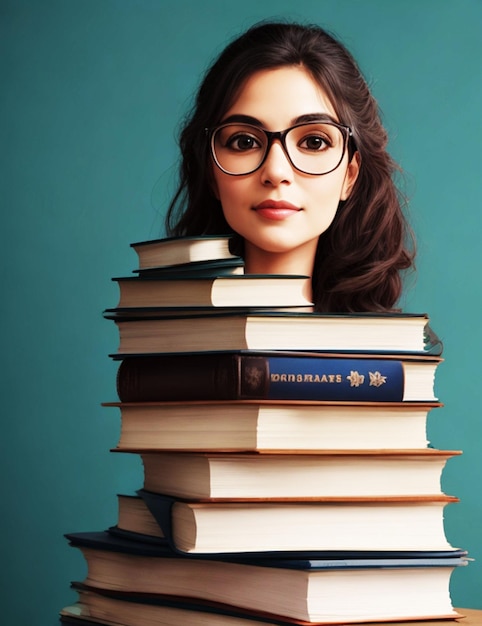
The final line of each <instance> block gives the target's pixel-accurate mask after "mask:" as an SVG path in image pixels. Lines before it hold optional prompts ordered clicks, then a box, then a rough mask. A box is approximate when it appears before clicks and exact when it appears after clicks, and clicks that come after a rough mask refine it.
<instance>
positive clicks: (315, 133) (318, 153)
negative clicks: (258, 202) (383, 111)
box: [212, 122, 346, 175]
mask: <svg viewBox="0 0 482 626" xmlns="http://www.w3.org/2000/svg"><path fill="white" fill-rule="evenodd" d="M345 140H346V137H345V134H344V133H343V131H342V129H341V128H339V127H338V126H335V125H334V124H329V123H322V122H316V123H309V124H301V125H299V126H295V127H294V128H291V129H289V130H288V132H286V135H285V139H284V146H285V149H286V152H287V154H288V156H289V158H290V160H291V163H292V164H293V166H294V167H295V168H296V169H298V170H300V171H302V172H305V173H307V174H326V173H328V172H331V171H332V170H334V169H335V168H336V167H338V165H339V164H340V162H341V160H342V158H343V154H344V149H345V143H346V141H345ZM269 146H270V143H269V139H268V135H267V134H266V132H265V131H264V130H263V129H262V128H258V127H257V126H251V125H250V124H226V125H224V126H220V127H219V128H217V129H216V131H215V132H214V135H213V138H212V149H213V154H214V158H215V159H216V161H217V163H218V165H219V166H220V167H221V169H222V170H224V171H225V172H227V173H229V174H235V175H236V174H238V175H240V174H249V173H251V172H254V171H255V170H256V169H257V168H258V167H259V166H260V165H261V163H262V162H263V159H264V158H265V156H266V152H267V150H268V149H269Z"/></svg>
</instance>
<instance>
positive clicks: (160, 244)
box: [131, 235, 239, 270]
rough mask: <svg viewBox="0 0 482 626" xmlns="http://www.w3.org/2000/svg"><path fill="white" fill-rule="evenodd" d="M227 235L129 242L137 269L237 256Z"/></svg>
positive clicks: (234, 257)
mask: <svg viewBox="0 0 482 626" xmlns="http://www.w3.org/2000/svg"><path fill="white" fill-rule="evenodd" d="M230 240H231V237H230V236H229V235H219V236H216V235H212V236H202V237H166V238H162V239H152V240H148V241H139V242H136V243H132V244H131V248H133V250H134V251H135V252H136V254H137V257H138V261H139V269H142V270H143V269H148V268H161V267H171V266H177V265H182V264H187V263H197V262H202V261H219V260H223V259H238V258H239V257H237V256H236V255H234V254H232V253H231V251H230V249H229V242H230Z"/></svg>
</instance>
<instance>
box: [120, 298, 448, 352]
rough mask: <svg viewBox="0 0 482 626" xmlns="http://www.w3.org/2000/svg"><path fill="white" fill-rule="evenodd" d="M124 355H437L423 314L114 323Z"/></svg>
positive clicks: (223, 315)
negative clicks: (223, 352)
mask: <svg viewBox="0 0 482 626" xmlns="http://www.w3.org/2000/svg"><path fill="white" fill-rule="evenodd" d="M115 323H116V324H117V326H118V330H119V347H118V351H117V357H118V358H119V357H121V356H122V355H123V354H125V355H129V354H139V353H142V354H153V353H154V354H155V353H176V352H204V351H219V350H246V349H250V350H308V351H310V350H312V351H326V352H376V353H380V352H382V353H421V354H426V353H427V352H430V353H436V352H440V350H441V344H440V341H439V340H438V339H437V338H436V337H435V335H434V334H433V332H432V331H431V329H430V328H429V327H427V323H428V318H427V316H426V315H416V314H401V313H391V314H388V313H387V314H370V313H359V314H350V315H349V314H346V315H343V314H338V315H328V314H322V313H308V312H302V313H294V312H283V311H277V312H266V313H261V312H260V313H253V314H252V313H243V312H240V313H239V314H236V313H234V314H233V313H225V312H223V311H222V309H220V312H219V314H217V315H197V316H192V317H182V318H180V317H176V316H173V317H172V318H169V317H162V318H159V319H155V318H152V319H142V318H140V319H136V318H135V317H133V318H130V319H125V320H122V319H116V320H115Z"/></svg>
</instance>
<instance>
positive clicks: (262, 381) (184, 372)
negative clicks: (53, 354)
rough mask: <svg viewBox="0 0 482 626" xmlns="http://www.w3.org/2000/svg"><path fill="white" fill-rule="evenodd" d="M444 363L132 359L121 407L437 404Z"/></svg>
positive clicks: (248, 356)
mask: <svg viewBox="0 0 482 626" xmlns="http://www.w3.org/2000/svg"><path fill="white" fill-rule="evenodd" d="M440 361H441V359H440V357H430V356H424V357H418V358H413V357H412V358H410V357H408V356H407V357H405V358H402V357H400V358H388V357H383V356H379V357H378V358H377V357H376V356H370V355H363V356H361V355H342V356H332V355H326V354H325V355H320V354H314V353H309V354H306V353H305V354H303V355H302V354H296V353H283V352H271V353H269V352H265V353H256V352H249V351H246V352H204V353H196V354H186V353H184V354H164V355H156V356H154V355H151V356H147V355H144V356H136V357H130V358H129V357H126V358H125V359H123V360H122V362H121V364H120V366H119V369H118V372H117V379H116V385H117V393H118V396H119V399H120V400H121V401H123V402H152V401H173V400H184V401H186V400H320V401H327V402H330V401H331V402H333V401H348V402H350V401H351V402H402V401H403V402H421V401H427V402H430V401H435V400H436V399H437V398H436V397H435V392H434V382H435V372H436V369H437V367H438V365H439V363H440Z"/></svg>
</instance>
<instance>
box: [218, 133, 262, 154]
mask: <svg viewBox="0 0 482 626" xmlns="http://www.w3.org/2000/svg"><path fill="white" fill-rule="evenodd" d="M226 147H227V148H231V150H238V151H239V152H244V151H246V150H253V149H254V148H259V147H260V143H259V141H258V140H257V139H256V137H252V136H251V135H233V136H232V137H230V138H229V139H228V141H227V142H226Z"/></svg>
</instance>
